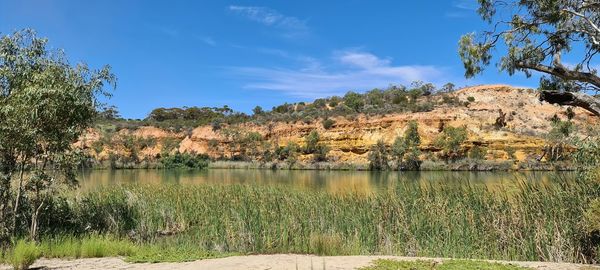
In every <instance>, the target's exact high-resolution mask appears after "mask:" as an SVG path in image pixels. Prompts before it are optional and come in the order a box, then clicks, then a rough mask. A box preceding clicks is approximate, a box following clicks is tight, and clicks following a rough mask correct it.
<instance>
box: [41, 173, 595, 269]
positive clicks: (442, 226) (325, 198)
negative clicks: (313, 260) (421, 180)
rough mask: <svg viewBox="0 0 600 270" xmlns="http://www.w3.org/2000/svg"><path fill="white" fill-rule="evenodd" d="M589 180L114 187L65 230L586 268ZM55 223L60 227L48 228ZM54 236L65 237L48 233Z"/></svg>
mask: <svg viewBox="0 0 600 270" xmlns="http://www.w3.org/2000/svg"><path fill="white" fill-rule="evenodd" d="M599 195H600V190H599V189H598V185H597V184H594V183H588V182H579V183H569V182H564V183H563V184H556V185H550V186H545V185H542V184H533V183H529V182H525V181H523V182H521V183H520V184H519V185H518V188H516V189H513V190H497V189H496V190H493V191H492V190H488V189H487V188H486V187H485V186H480V185H479V186H476V185H470V184H468V183H466V182H465V183H463V184H453V185H436V186H434V185H422V184H416V183H411V182H405V183H401V184H399V185H398V186H397V187H396V188H395V189H394V190H390V191H388V192H383V193H374V194H370V195H364V194H362V195H361V194H354V193H348V194H329V193H326V192H315V191H300V190H288V189H284V188H274V187H256V186H242V185H231V186H225V185H223V186H220V185H211V186H204V185H199V186H178V185H162V186H156V185H153V186H143V185H131V186H114V187H106V188H100V189H98V190H95V191H91V192H86V193H84V194H80V195H78V196H72V197H70V198H68V199H67V200H66V201H67V203H66V204H65V205H68V210H64V211H68V212H69V213H70V215H71V218H70V221H69V222H68V223H66V224H63V223H64V222H63V223H60V222H59V223H54V224H53V226H54V227H61V226H64V228H67V229H64V232H68V233H80V234H89V233H100V234H111V235H116V236H122V237H129V238H131V239H134V240H135V241H140V242H144V243H154V242H157V241H160V242H165V241H167V242H168V241H173V244H176V243H177V242H181V241H184V242H186V243H194V245H198V246H200V247H202V248H204V249H206V250H212V251H218V252H239V253H279V252H285V253H288V252H292V253H315V254H329V255H339V254H395V255H411V256H443V257H457V258H486V259H507V260H543V261H567V262H586V261H589V260H590V259H591V258H589V257H586V255H585V254H586V253H585V252H584V250H585V249H586V248H588V247H585V246H582V243H583V242H584V241H583V239H585V237H586V235H585V232H584V231H583V230H581V221H582V213H583V211H584V208H585V206H586V205H587V203H588V202H589V201H590V200H591V199H592V198H594V197H597V196H599ZM55 222H58V221H55ZM52 233H59V234H60V233H63V232H60V230H53V231H52Z"/></svg>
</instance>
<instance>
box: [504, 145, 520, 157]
mask: <svg viewBox="0 0 600 270" xmlns="http://www.w3.org/2000/svg"><path fill="white" fill-rule="evenodd" d="M504 151H506V154H507V155H508V158H509V159H517V157H516V156H515V152H516V150H515V148H514V147H511V146H508V147H506V149H505V150H504Z"/></svg>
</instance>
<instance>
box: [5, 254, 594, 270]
mask: <svg viewBox="0 0 600 270" xmlns="http://www.w3.org/2000/svg"><path fill="white" fill-rule="evenodd" d="M381 258H384V259H395V260H436V261H441V260H442V259H439V258H414V257H395V256H331V257H319V256H313V255H295V254H277V255H252V256H233V257H227V258H219V259H206V260H200V261H194V262H184V263H154V264H148V263H135V264H132V263H127V262H124V261H123V260H122V259H121V258H94V259H76V260H61V259H40V260H38V261H37V262H36V263H35V264H34V265H33V266H32V267H38V268H39V269H83V270H96V269H140V270H142V269H144V270H145V269H148V270H170V269H183V270H192V269H193V270H195V269H210V270H238V269H250V270H267V269H272V270H276V269H290V270H296V269H299V270H304V269H307V270H308V269H314V270H321V269H330V270H341V269H344V270H350V269H356V268H358V267H363V266H367V265H369V264H370V263H371V262H372V261H373V260H375V259H381ZM502 263H508V264H515V265H519V266H524V267H531V268H533V269H543V270H592V269H598V270H600V267H598V266H583V265H577V264H567V263H546V262H504V261H502ZM0 269H1V270H5V269H11V268H10V267H9V266H7V265H0Z"/></svg>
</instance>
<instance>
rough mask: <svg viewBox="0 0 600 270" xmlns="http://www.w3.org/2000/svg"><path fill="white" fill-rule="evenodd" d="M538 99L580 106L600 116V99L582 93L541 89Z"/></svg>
mask: <svg viewBox="0 0 600 270" xmlns="http://www.w3.org/2000/svg"><path fill="white" fill-rule="evenodd" d="M540 100H541V101H546V102H548V103H550V104H558V105H563V106H565V105H566V106H576V107H581V108H584V109H586V110H588V111H589V112H591V113H593V114H594V115H596V116H599V117H600V99H598V98H595V97H592V96H590V95H587V94H583V93H575V92H560V91H542V92H541V93H540Z"/></svg>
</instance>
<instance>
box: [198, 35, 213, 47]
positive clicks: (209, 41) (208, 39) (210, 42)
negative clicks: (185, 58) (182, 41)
mask: <svg viewBox="0 0 600 270" xmlns="http://www.w3.org/2000/svg"><path fill="white" fill-rule="evenodd" d="M196 38H197V39H198V40H200V41H202V42H203V43H204V44H206V45H208V46H212V47H215V46H217V42H216V41H215V40H214V39H213V38H212V37H208V36H197V37H196Z"/></svg>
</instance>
